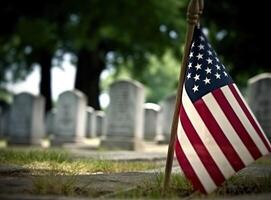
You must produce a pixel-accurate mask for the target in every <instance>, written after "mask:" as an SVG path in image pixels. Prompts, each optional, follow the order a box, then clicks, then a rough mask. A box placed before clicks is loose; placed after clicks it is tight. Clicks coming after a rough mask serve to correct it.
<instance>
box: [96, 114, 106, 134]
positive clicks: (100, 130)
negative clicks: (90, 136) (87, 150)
mask: <svg viewBox="0 0 271 200" xmlns="http://www.w3.org/2000/svg"><path fill="white" fill-rule="evenodd" d="M95 115H96V135H97V137H101V136H105V130H106V116H105V113H104V112H103V111H96V112H95Z"/></svg>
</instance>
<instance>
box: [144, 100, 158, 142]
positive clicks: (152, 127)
mask: <svg viewBox="0 0 271 200" xmlns="http://www.w3.org/2000/svg"><path fill="white" fill-rule="evenodd" d="M160 109H161V108H160V106H159V105H158V104H154V103H145V104H144V110H145V123H144V139H145V140H148V141H154V140H155V139H156V137H157V134H158V131H159V126H160V123H159V121H158V116H159V112H160Z"/></svg>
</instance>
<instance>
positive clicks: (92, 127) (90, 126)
mask: <svg viewBox="0 0 271 200" xmlns="http://www.w3.org/2000/svg"><path fill="white" fill-rule="evenodd" d="M86 111H87V123H86V137H88V138H94V137H96V116H95V110H94V109H93V108H92V107H90V106H89V107H87V110H86Z"/></svg>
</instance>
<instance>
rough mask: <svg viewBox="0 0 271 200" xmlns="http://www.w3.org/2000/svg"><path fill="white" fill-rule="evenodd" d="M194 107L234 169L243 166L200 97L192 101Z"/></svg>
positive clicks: (236, 169) (237, 169)
mask: <svg viewBox="0 0 271 200" xmlns="http://www.w3.org/2000/svg"><path fill="white" fill-rule="evenodd" d="M194 106H195V108H196V109H197V111H198V113H199V115H200V117H201V119H202V120H203V122H204V123H205V125H206V127H207V128H208V130H209V132H210V133H211V135H212V136H213V138H214V140H215V141H216V143H217V145H218V146H219V148H220V149H221V150H222V152H223V154H224V155H225V157H226V158H227V159H228V161H229V162H230V164H231V165H232V167H233V169H234V170H235V171H239V170H240V169H242V168H244V167H245V164H244V163H243V161H242V160H241V158H240V157H239V156H238V154H237V152H236V151H235V150H234V148H233V146H232V145H231V143H230V141H229V140H228V138H227V137H226V136H225V134H224V132H223V131H222V129H221V128H220V126H219V125H218V123H217V122H216V119H215V118H214V116H213V115H212V113H211V112H210V110H209V109H208V107H207V106H206V104H205V103H204V101H203V100H202V99H199V100H198V101H196V102H195V103H194Z"/></svg>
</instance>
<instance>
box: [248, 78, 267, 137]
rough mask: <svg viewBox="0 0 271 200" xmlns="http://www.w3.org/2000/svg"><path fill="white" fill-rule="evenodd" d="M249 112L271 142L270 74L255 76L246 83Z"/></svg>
mask: <svg viewBox="0 0 271 200" xmlns="http://www.w3.org/2000/svg"><path fill="white" fill-rule="evenodd" d="M248 84H249V87H248V102H249V105H250V107H251V110H252V111H253V113H254V114H255V116H256V118H257V119H258V121H259V123H260V124H261V126H262V128H263V130H264V132H265V134H266V136H267V137H268V138H269V140H270V141H271V73H263V74H260V75H257V76H255V77H253V78H251V79H249V81H248Z"/></svg>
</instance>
